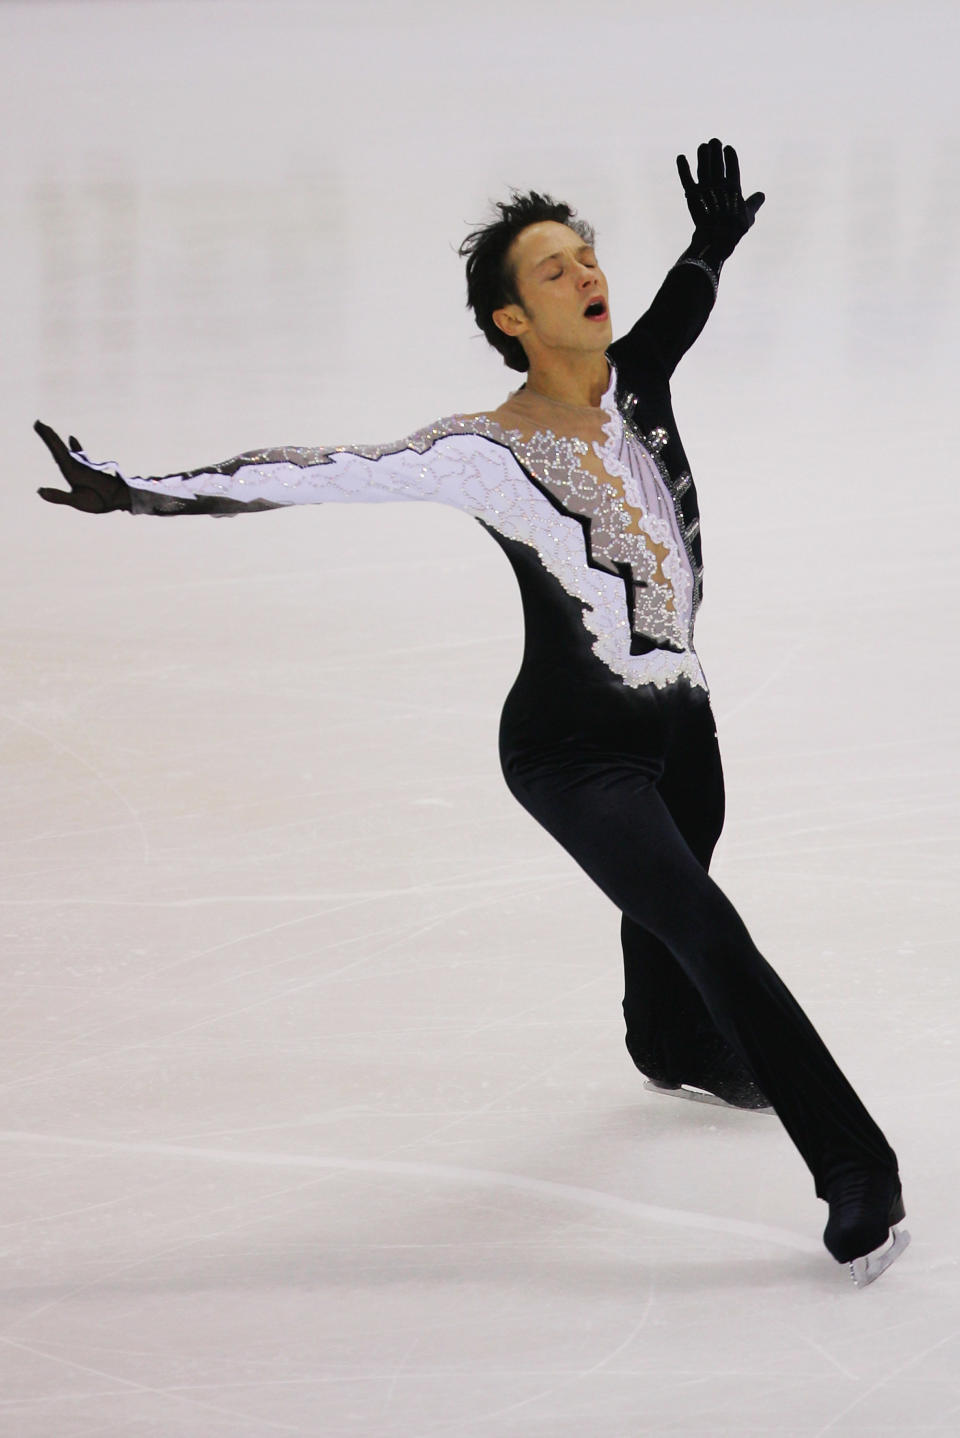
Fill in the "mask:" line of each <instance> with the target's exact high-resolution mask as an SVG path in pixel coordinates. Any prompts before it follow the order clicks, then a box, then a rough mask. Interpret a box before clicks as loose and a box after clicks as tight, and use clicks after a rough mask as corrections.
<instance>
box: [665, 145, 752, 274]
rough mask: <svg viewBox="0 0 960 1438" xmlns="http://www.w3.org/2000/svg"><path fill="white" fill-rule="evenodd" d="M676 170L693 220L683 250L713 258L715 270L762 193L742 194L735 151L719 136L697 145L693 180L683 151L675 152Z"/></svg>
mask: <svg viewBox="0 0 960 1438" xmlns="http://www.w3.org/2000/svg"><path fill="white" fill-rule="evenodd" d="M677 170H678V171H679V174H680V183H681V184H682V185H683V193H684V195H685V196H686V200H687V208H688V209H689V211H690V215H691V218H692V220H693V224H694V235H693V244H692V245H691V246H690V249H689V250H688V251H687V254H688V255H690V256H692V257H695V258H697V259H702V260H705V261H707V262H708V263H710V262H713V263H714V264H715V268H716V269H717V270H718V271H719V268H720V265H721V264H722V263H723V261H724V260H725V259H728V258H729V256H730V255H732V254H733V252H734V250H735V248H736V247H737V245H738V244H739V243H740V241H741V240H742V239H743V237H744V235H745V234H746V233H747V231H748V230H749V228H750V226H751V225H752V224H753V222H754V219H755V218H756V214H757V211H758V210H759V208H760V206H761V205H762V204H763V201H764V199H765V196H764V195H763V194H761V192H760V191H759V190H758V191H757V192H756V194H754V195H751V196H750V197H749V199H746V200H745V199H744V198H743V192H742V190H741V188H740V163H739V161H738V160H737V152H736V150H735V149H734V148H733V146H732V145H721V144H720V141H719V140H711V141H710V142H709V144H704V145H699V146H698V147H697V179H696V182H694V179H693V176H692V175H691V173H690V166H689V165H688V164H687V158H686V156H685V155H678V156H677Z"/></svg>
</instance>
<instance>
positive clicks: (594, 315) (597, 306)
mask: <svg viewBox="0 0 960 1438" xmlns="http://www.w3.org/2000/svg"><path fill="white" fill-rule="evenodd" d="M583 313H584V317H585V318H586V319H588V320H605V319H606V318H607V302H606V300H602V299H596V300H591V301H590V303H589V304H588V305H587V308H586V309H585V310H584V312H583Z"/></svg>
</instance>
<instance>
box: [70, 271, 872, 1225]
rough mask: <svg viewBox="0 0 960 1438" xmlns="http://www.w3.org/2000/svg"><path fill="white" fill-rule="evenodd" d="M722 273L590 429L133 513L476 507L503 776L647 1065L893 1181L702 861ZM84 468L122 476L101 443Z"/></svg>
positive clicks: (492, 442) (436, 448)
mask: <svg viewBox="0 0 960 1438" xmlns="http://www.w3.org/2000/svg"><path fill="white" fill-rule="evenodd" d="M716 278H717V276H716V273H715V272H714V271H713V270H711V267H710V266H709V265H708V264H707V263H705V262H704V261H703V260H701V259H697V258H690V257H686V258H684V259H682V260H681V262H680V263H678V264H677V265H676V266H675V267H674V268H673V269H672V270H671V271H670V272H669V274H668V275H667V278H666V280H665V281H664V283H663V285H662V286H661V288H660V290H659V292H658V294H657V295H656V298H655V299H654V301H653V303H652V305H651V306H650V308H649V310H648V311H647V313H646V314H645V315H644V316H643V317H642V318H641V319H640V320H639V321H638V322H637V324H636V325H635V326H634V328H633V329H632V330H631V331H630V333H629V334H628V335H626V336H625V337H624V338H623V339H620V340H618V341H616V342H615V343H614V344H613V345H612V346H611V348H610V350H609V358H610V360H611V362H612V364H611V371H610V384H609V388H608V390H607V393H606V395H605V396H604V399H603V402H602V404H601V407H600V410H599V411H598V410H591V411H590V412H589V413H587V412H585V411H582V410H581V409H580V408H579V407H577V406H563V405H556V416H557V420H558V426H559V428H561V429H562V428H564V427H565V428H567V429H568V430H569V429H571V428H572V430H573V433H572V434H567V435H563V434H562V433H558V432H557V429H556V428H546V427H544V426H543V425H539V426H538V427H537V428H535V429H533V430H532V431H531V430H530V428H529V426H528V427H527V430H526V432H525V431H524V427H523V424H522V420H523V418H524V415H525V414H531V415H537V413H538V406H542V404H544V403H545V404H548V405H549V404H556V402H553V401H544V400H542V397H541V398H540V399H538V397H536V396H534V395H529V394H528V393H527V392H526V391H524V390H521V391H518V393H517V394H516V395H515V396H513V397H512V399H511V400H508V401H507V403H506V404H505V405H504V406H503V407H502V409H501V410H498V411H496V412H495V413H494V414H492V415H474V416H464V415H454V416H452V417H450V418H447V419H443V420H439V421H437V422H436V423H435V424H433V425H431V426H428V427H427V428H425V429H423V430H420V431H418V432H417V433H415V434H413V435H411V436H409V438H407V439H405V440H403V441H401V442H399V443H398V444H393V445H386V446H340V447H338V448H335V449H326V450H322V449H300V448H284V449H272V450H262V451H253V452H249V453H246V454H244V455H240V456H238V457H237V458H235V459H232V460H229V461H226V462H224V463H222V464H217V465H212V466H207V467H204V468H201V469H198V470H194V471H191V472H190V473H188V474H184V475H170V476H165V477H162V478H160V479H140V478H130V479H127V478H126V477H123V478H124V482H125V483H126V484H127V485H128V486H129V490H130V498H131V507H132V509H133V510H134V512H138V513H152V514H187V513H207V514H235V513H242V512H249V511H254V510H259V509H267V508H274V507H278V506H284V505H288V504H296V503H311V502H329V501H336V500H359V501H379V500H404V499H406V500H426V499H435V500H439V501H441V502H446V503H451V504H454V505H456V506H457V507H459V508H462V509H466V510H467V511H468V512H470V513H472V514H473V515H474V516H475V517H476V518H478V519H479V520H480V522H481V523H482V524H483V525H484V526H485V528H486V529H487V530H488V531H489V532H490V533H491V534H492V536H493V537H494V538H495V539H496V540H497V542H498V543H499V544H500V546H501V547H502V548H503V550H504V551H505V553H506V555H507V557H508V559H509V560H510V562H511V564H512V565H513V568H514V572H515V573H516V575H517V579H518V581H519V584H520V592H521V596H522V600H523V609H524V619H525V631H526V640H525V649H524V656H523V662H522V665H521V668H520V672H519V674H518V676H517V679H516V682H515V684H514V686H513V688H512V689H511V691H510V694H509V696H508V697H507V701H506V704H505V706H504V710H503V717H502V722H501V729H500V749H501V758H502V764H503V770H504V774H505V777H506V780H507V784H508V785H509V787H510V790H511V792H512V793H513V794H514V795H515V797H516V798H517V799H518V800H519V802H520V803H521V804H522V805H523V806H524V807H525V808H526V809H527V810H528V811H529V812H530V813H531V814H532V815H533V816H534V818H536V819H537V820H538V821H539V822H540V823H541V824H542V825H543V826H544V827H545V828H546V829H547V830H548V831H549V832H550V833H551V834H553V835H554V837H555V838H556V839H558V840H559V842H560V843H561V844H562V845H563V847H564V848H565V849H567V851H568V852H569V853H570V854H571V855H572V856H573V857H574V858H575V859H576V860H577V862H578V863H579V864H580V865H581V866H582V867H583V868H584V869H585V870H586V872H587V873H588V874H589V875H590V877H591V878H592V879H593V880H594V881H595V882H596V883H597V884H598V885H599V886H600V888H601V889H603V891H604V892H605V893H606V894H607V895H608V896H609V898H610V899H611V900H612V901H613V902H614V904H616V906H617V908H618V909H620V911H621V913H622V915H623V919H622V936H623V953H624V966H625V978H626V985H625V997H624V1014H625V1017H626V1023H627V1047H628V1049H629V1051H630V1054H631V1056H632V1057H633V1059H634V1062H635V1063H636V1064H637V1066H638V1067H639V1068H640V1069H642V1071H643V1072H644V1073H646V1074H647V1075H648V1076H650V1077H652V1078H654V1079H658V1080H661V1081H663V1082H665V1083H668V1084H679V1083H685V1084H691V1085H696V1086H698V1087H701V1088H705V1089H708V1090H710V1091H711V1092H713V1093H715V1094H718V1095H720V1096H721V1097H724V1098H727V1099H729V1100H730V1101H732V1102H735V1103H740V1104H743V1105H745V1106H748V1107H749V1106H760V1105H761V1104H763V1102H764V1101H765V1099H766V1100H769V1102H770V1103H771V1104H772V1105H773V1107H774V1108H775V1109H776V1112H777V1114H778V1115H779V1117H780V1118H781V1120H782V1121H783V1123H784V1125H785V1127H786V1129H787V1131H788V1132H789V1134H790V1136H791V1138H792V1139H793V1141H794V1143H795V1144H796V1146H797V1148H798V1149H799V1150H800V1152H801V1154H802V1155H803V1157H804V1159H805V1160H806V1162H807V1164H808V1166H809V1168H810V1170H811V1172H812V1174H813V1176H814V1180H815V1184H816V1189H817V1193H818V1194H819V1195H820V1196H821V1197H825V1196H826V1188H827V1186H828V1183H829V1180H830V1176H831V1174H833V1173H835V1172H836V1171H837V1170H838V1168H842V1167H843V1166H844V1165H845V1164H850V1163H855V1164H857V1165H858V1166H860V1167H863V1168H866V1169H869V1170H871V1171H874V1172H877V1173H884V1174H887V1175H889V1174H895V1173H896V1166H897V1165H896V1158H895V1156H894V1154H893V1152H892V1150H891V1149H890V1147H889V1145H888V1144H887V1142H886V1140H885V1139H884V1137H883V1135H882V1133H881V1132H880V1130H879V1129H878V1128H877V1127H876V1125H875V1124H874V1122H873V1120H872V1119H871V1118H870V1116H869V1114H868V1113H867V1112H866V1110H865V1109H864V1107H863V1105H862V1104H861V1102H860V1101H859V1099H858V1098H857V1096H856V1095H855V1093H854V1092H853V1090H852V1089H851V1087H850V1085H849V1084H848V1083H847V1081H846V1079H845V1078H844V1077H843V1075H842V1073H841V1072H840V1070H839V1069H838V1067H837V1065H836V1064H835V1063H834V1061H833V1059H832V1058H831V1057H830V1055H829V1053H828V1052H827V1050H826V1048H825V1047H824V1045H823V1043H822V1042H821V1040H820V1039H819V1037H818V1036H817V1034H816V1032H815V1030H814V1029H813V1027H812V1025H811V1024H810V1023H809V1021H808V1019H807V1018H806V1016H805V1015H804V1014H803V1012H802V1010H801V1009H800V1007H799V1006H798V1005H797V1003H796V1002H795V1000H794V999H793V998H792V996H791V995H790V993H789V992H788V990H787V989H786V988H785V986H784V985H783V984H782V983H781V981H780V980H779V979H778V977H777V976H776V974H775V973H774V972H773V970H772V969H771V968H770V966H769V964H767V963H766V961H765V960H764V959H763V958H762V957H761V955H760V954H759V953H758V951H757V949H756V948H755V946H754V944H753V942H752V941H751V939H750V936H749V934H748V933H747V930H746V928H745V927H744V925H743V923H742V921H741V920H740V918H739V916H738V915H737V913H736V912H735V910H734V909H733V907H732V905H731V904H730V903H729V901H728V900H727V899H726V898H725V897H724V895H723V894H722V893H721V891H720V890H719V889H718V888H717V886H716V884H715V883H714V882H713V881H712V880H711V879H710V878H709V876H708V873H707V868H708V865H709V862H710V857H711V854H712V852H713V848H714V845H715V844H716V842H717V839H718V837H719V834H720V830H721V827H722V822H723V780H722V774H721V768H720V757H719V751H718V748H717V741H716V734H715V728H714V721H713V716H712V714H711V710H710V705H709V699H708V691H707V685H706V680H705V679H704V676H703V671H702V669H701V668H700V664H699V660H698V659H697V656H696V654H695V652H694V650H693V646H692V635H693V620H694V615H695V612H696V608H697V605H698V603H699V600H700V594H701V580H702V565H701V545H700V534H699V518H698V509H697V497H696V490H695V488H694V485H693V482H692V480H691V477H690V473H689V469H688V467H687V462H686V457H685V455H684V452H683V448H682V445H681V443H680V438H679V435H678V433H677V428H676V422H675V420H674V416H673V410H672V406H671V402H670V377H671V375H672V373H673V370H674V368H675V366H676V364H677V362H678V360H679V359H680V357H681V356H682V355H683V354H684V353H685V351H686V350H687V349H688V348H689V346H690V345H691V344H692V342H693V341H694V339H695V338H696V337H697V335H698V334H699V333H700V331H701V329H702V327H703V325H704V323H705V321H706V319H707V316H708V314H709V313H710V310H711V308H712V306H713V302H714V297H715V293H716ZM551 413H552V412H551ZM591 416H592V418H593V422H594V424H595V425H599V426H600V431H602V440H598V441H595V442H594V444H593V445H592V446H591V445H589V444H588V443H587V441H586V440H584V439H582V438H579V437H578V432H579V431H580V430H582V429H583V427H584V426H585V425H587V424H588V423H589V421H590V419H591ZM517 418H519V420H520V421H521V423H520V424H519V425H511V427H507V426H508V424H510V422H511V421H512V420H514V419H517ZM560 421H563V423H562V424H561V423H560ZM74 459H75V461H76V462H77V463H78V464H81V465H85V466H90V467H91V468H96V469H99V470H101V471H106V472H107V473H110V474H114V475H117V474H118V472H117V470H116V468H115V466H113V465H112V464H108V465H94V464H93V462H92V461H90V460H89V459H88V458H87V456H86V455H85V454H84V453H83V451H77V452H76V453H75V454H74ZM118 477H121V476H119V475H118ZM882 1236H883V1235H881V1238H882Z"/></svg>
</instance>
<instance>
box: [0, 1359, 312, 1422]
mask: <svg viewBox="0 0 960 1438" xmlns="http://www.w3.org/2000/svg"><path fill="white" fill-rule="evenodd" d="M0 1343H2V1344H3V1345H4V1346H5V1347H7V1348H13V1349H16V1350H18V1351H19V1352H20V1353H30V1354H32V1355H33V1356H34V1357H35V1358H45V1359H46V1360H47V1361H48V1362H50V1363H55V1364H58V1365H59V1367H61V1368H67V1369H69V1370H70V1371H71V1372H73V1373H86V1374H88V1375H89V1377H91V1378H101V1379H103V1378H105V1379H107V1380H108V1381H109V1382H111V1383H115V1384H116V1385H117V1388H116V1389H114V1394H115V1395H118V1394H119V1392H121V1391H123V1390H132V1391H133V1392H134V1393H149V1394H151V1395H152V1396H153V1397H155V1398H167V1399H169V1401H170V1402H171V1403H175V1404H186V1405H187V1406H188V1407H189V1408H192V1409H196V1408H198V1409H200V1410H202V1411H203V1412H205V1413H219V1414H221V1415H222V1416H223V1417H225V1418H233V1419H236V1420H237V1421H239V1422H241V1423H244V1424H247V1423H250V1422H251V1421H252V1420H251V1417H250V1415H249V1414H246V1413H238V1412H237V1410H236V1409H235V1408H222V1407H221V1406H220V1405H219V1404H218V1403H205V1402H204V1401H203V1399H201V1398H191V1397H189V1396H188V1395H187V1394H185V1393H183V1392H178V1391H176V1390H174V1389H166V1388H156V1387H154V1386H153V1385H152V1384H150V1383H137V1382H135V1381H134V1380H133V1379H132V1378H123V1377H121V1375H120V1374H119V1373H107V1372H105V1370H104V1369H102V1368H91V1367H90V1365H89V1364H87V1363H77V1362H76V1361H75V1360H74V1359H72V1358H64V1357H63V1356H62V1355H61V1354H59V1353H51V1352H48V1351H47V1350H46V1349H43V1348H34V1347H33V1345H32V1344H30V1343H20V1342H18V1341H17V1340H16V1339H14V1338H5V1337H3V1336H2V1335H0ZM21 1401H22V1402H23V1404H24V1406H26V1407H28V1408H29V1407H30V1406H31V1404H30V1401H29V1399H25V1400H21ZM45 1401H46V1400H45V1399H41V1400H40V1402H45ZM257 1423H258V1425H259V1426H261V1427H264V1428H269V1429H271V1430H272V1431H274V1432H276V1433H301V1434H302V1433H303V1428H302V1426H301V1425H300V1424H299V1423H298V1424H296V1425H294V1424H292V1423H277V1422H273V1421H271V1420H270V1419H268V1418H264V1417H263V1416H262V1414H258V1415H257Z"/></svg>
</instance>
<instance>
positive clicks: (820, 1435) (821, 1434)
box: [810, 1329, 960, 1438]
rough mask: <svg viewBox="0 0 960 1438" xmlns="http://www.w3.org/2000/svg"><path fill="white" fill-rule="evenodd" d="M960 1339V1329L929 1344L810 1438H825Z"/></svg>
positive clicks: (880, 1379) (884, 1376) (879, 1379)
mask: <svg viewBox="0 0 960 1438" xmlns="http://www.w3.org/2000/svg"><path fill="white" fill-rule="evenodd" d="M958 1338H960V1329H957V1330H955V1331H954V1332H952V1333H948V1334H947V1336H946V1338H939V1339H938V1340H937V1342H936V1343H931V1344H929V1346H928V1347H926V1348H924V1349H922V1350H921V1351H920V1352H919V1353H914V1354H912V1355H911V1357H909V1358H908V1359H907V1360H906V1362H905V1363H901V1364H900V1366H899V1368H891V1369H890V1371H889V1373H885V1374H884V1375H883V1377H882V1378H878V1379H877V1381H876V1383H871V1384H870V1387H869V1388H868V1389H867V1390H866V1392H865V1393H861V1394H859V1396H858V1397H856V1398H854V1399H852V1401H851V1402H850V1403H848V1404H847V1405H846V1407H845V1408H841V1409H840V1411H839V1413H835V1414H834V1415H833V1417H832V1418H831V1419H829V1421H828V1422H826V1423H825V1424H824V1425H823V1427H822V1428H818V1429H817V1431H816V1433H812V1434H811V1435H810V1438H825V1435H826V1434H827V1433H829V1432H831V1430H832V1429H834V1428H836V1426H837V1424H838V1423H840V1422H842V1420H843V1419H844V1418H846V1417H847V1415H848V1414H849V1413H852V1412H853V1410H854V1409H855V1408H859V1407H860V1404H861V1403H866V1401H867V1399H868V1398H872V1397H873V1395H874V1394H875V1393H878V1392H879V1391H880V1389H881V1388H884V1387H886V1385H887V1384H888V1383H892V1382H893V1381H894V1379H896V1378H900V1377H901V1376H902V1375H903V1374H904V1373H906V1371H907V1369H908V1368H913V1367H914V1365H915V1364H917V1363H922V1362H923V1360H924V1359H925V1358H929V1356H930V1354H931V1353H935V1352H936V1351H937V1349H938V1348H944V1347H946V1345H947V1344H948V1343H953V1342H955V1341H956V1340H957V1339H958Z"/></svg>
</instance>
